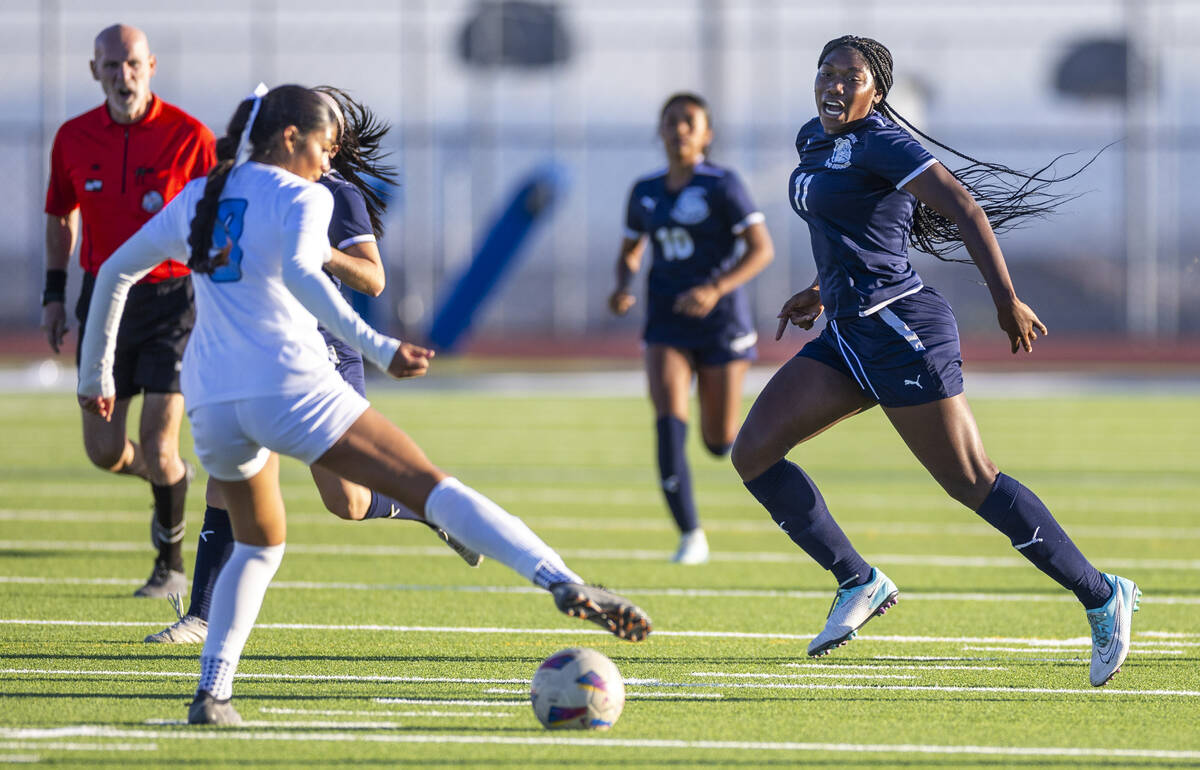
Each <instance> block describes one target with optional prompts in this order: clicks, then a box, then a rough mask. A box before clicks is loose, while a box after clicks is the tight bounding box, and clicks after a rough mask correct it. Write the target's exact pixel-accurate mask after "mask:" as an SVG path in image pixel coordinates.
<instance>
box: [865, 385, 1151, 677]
mask: <svg viewBox="0 0 1200 770" xmlns="http://www.w3.org/2000/svg"><path fill="white" fill-rule="evenodd" d="M884 412H885V413H886V414H887V416H888V419H889V420H891V421H892V425H894V426H895V427H896V430H897V432H899V434H900V436H901V438H903V439H904V442H905V443H906V444H908V447H909V449H911V450H912V453H913V454H914V455H916V457H917V459H918V460H920V461H921V464H922V465H924V466H925V468H926V469H927V470H928V471H929V473H930V475H932V476H933V478H934V479H935V480H937V482H938V483H939V484H940V485H941V486H942V488H943V489H945V490H946V492H947V493H948V494H949V495H950V496H951V497H953V498H954V499H955V500H957V501H959V502H960V503H962V504H963V505H965V506H967V507H968V508H970V509H971V510H973V511H975V512H976V513H978V514H979V516H980V517H981V518H983V519H984V521H986V522H988V523H989V524H991V525H992V526H993V527H995V528H996V529H998V530H999V531H1000V532H1002V533H1003V534H1005V535H1007V536H1008V538H1009V540H1010V542H1011V543H1012V545H1013V547H1014V548H1015V549H1017V551H1019V552H1020V554H1021V555H1022V556H1024V557H1025V558H1026V559H1028V560H1029V561H1030V562H1031V563H1032V564H1033V565H1034V566H1035V567H1037V568H1038V569H1040V570H1041V571H1042V572H1044V573H1045V574H1046V575H1048V576H1049V577H1050V578H1052V579H1053V580H1054V581H1055V582H1056V583H1058V584H1059V585H1061V586H1062V587H1064V588H1066V589H1067V590H1069V591H1071V592H1072V593H1074V594H1075V596H1076V598H1078V599H1079V601H1080V603H1081V604H1083V606H1084V609H1085V610H1086V612H1087V618H1088V622H1089V623H1090V624H1091V627H1092V666H1091V677H1090V678H1091V683H1092V684H1093V685H1094V686H1097V687H1099V686H1101V685H1103V684H1104V683H1106V682H1107V681H1108V680H1109V679H1111V678H1112V677H1113V675H1114V674H1116V673H1117V671H1119V670H1120V667H1121V664H1122V663H1123V662H1124V660H1125V656H1126V654H1127V653H1128V651H1129V639H1130V625H1131V623H1132V619H1133V613H1134V612H1135V611H1136V610H1137V607H1138V598H1139V597H1140V595H1141V591H1140V590H1139V589H1138V587H1137V586H1136V585H1135V584H1134V583H1133V581H1131V580H1129V579H1127V578H1123V577H1120V576H1118V575H1106V574H1104V573H1102V572H1100V571H1099V570H1097V569H1096V568H1095V567H1094V566H1092V564H1091V563H1090V562H1088V560H1087V559H1086V558H1085V557H1084V555H1083V554H1082V553H1081V552H1080V551H1079V548H1077V547H1076V546H1075V543H1074V542H1072V541H1071V538H1070V537H1069V536H1068V535H1067V533H1066V531H1065V530H1063V528H1062V526H1061V525H1059V523H1058V521H1056V520H1055V518H1054V516H1053V514H1051V513H1050V510H1049V509H1048V508H1047V507H1046V506H1045V504H1044V503H1042V501H1041V500H1040V499H1038V497H1037V495H1035V494H1034V493H1033V492H1032V491H1030V490H1029V489H1027V488H1026V487H1024V486H1022V485H1021V484H1020V482H1018V481H1017V480H1016V479H1014V478H1012V477H1010V476H1007V475H1005V474H1003V473H1000V471H999V470H998V469H997V468H996V466H995V464H994V463H993V462H992V461H991V459H990V458H988V456H987V453H986V452H985V451H984V448H983V440H982V439H981V438H980V436H979V428H978V426H977V425H976V424H975V417H974V415H973V414H972V413H971V408H970V406H969V405H968V404H967V398H966V396H965V395H963V394H961V393H960V394H959V395H957V396H954V397H953V398H947V399H942V400H940V401H934V402H932V403H928V404H920V405H917V406H906V407H897V408H889V409H884Z"/></svg>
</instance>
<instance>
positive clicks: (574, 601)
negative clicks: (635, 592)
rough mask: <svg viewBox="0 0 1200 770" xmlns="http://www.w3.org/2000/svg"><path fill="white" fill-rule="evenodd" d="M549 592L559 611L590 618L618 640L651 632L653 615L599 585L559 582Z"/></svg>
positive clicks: (631, 640)
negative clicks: (651, 616) (651, 617)
mask: <svg viewBox="0 0 1200 770" xmlns="http://www.w3.org/2000/svg"><path fill="white" fill-rule="evenodd" d="M550 593H551V594H553V596H554V604H555V605H556V606H557V607H558V611H559V612H561V613H563V614H564V615H570V616H571V617H573V618H582V619H583V620H590V621H592V622H593V623H595V624H596V625H598V626H601V627H602V628H604V630H606V631H608V632H609V633H611V634H613V635H615V636H616V637H618V638H619V639H625V640H627V641H630V642H640V641H642V640H643V639H645V638H646V637H647V636H648V635H649V634H650V616H649V615H647V614H646V613H645V612H644V611H643V610H642V608H641V607H638V606H637V605H636V604H634V603H633V602H631V601H629V600H628V599H626V598H624V597H622V596H618V595H616V594H614V593H613V592H612V591H609V590H607V589H604V588H601V587H600V586H589V585H583V584H582V583H556V584H554V585H553V586H551V587H550Z"/></svg>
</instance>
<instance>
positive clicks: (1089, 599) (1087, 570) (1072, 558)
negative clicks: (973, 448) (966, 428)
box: [976, 473, 1112, 610]
mask: <svg viewBox="0 0 1200 770" xmlns="http://www.w3.org/2000/svg"><path fill="white" fill-rule="evenodd" d="M976 513H978V514H979V515H980V516H981V517H982V518H983V520H984V521H986V522H987V523H988V524H991V525H992V526H993V527H995V528H996V529H998V530H1000V531H1001V532H1003V533H1004V534H1005V535H1007V536H1008V539H1009V540H1010V541H1012V544H1013V547H1014V548H1016V549H1017V550H1018V551H1020V552H1021V555H1022V556H1024V557H1025V558H1026V559H1029V561H1031V562H1033V565H1034V566H1035V567H1037V568H1038V569H1040V570H1041V571H1042V572H1045V573H1046V574H1047V575H1049V576H1050V577H1051V578H1053V579H1054V580H1055V582H1057V583H1058V584H1059V585H1061V586H1062V587H1063V588H1066V589H1067V590H1068V591H1072V592H1073V593H1074V594H1075V596H1076V597H1078V598H1079V601H1081V602H1083V606H1084V607H1085V608H1086V609H1089V610H1092V609H1095V608H1097V607H1099V606H1101V605H1103V604H1104V603H1105V602H1106V601H1108V597H1109V596H1110V595H1112V590H1111V588H1110V586H1109V585H1108V581H1107V580H1105V579H1104V576H1103V575H1101V574H1100V572H1099V571H1098V570H1097V569H1096V568H1095V567H1093V566H1092V565H1091V563H1089V562H1088V560H1087V559H1086V558H1084V556H1083V554H1082V553H1080V552H1079V549H1078V548H1076V547H1075V543H1073V542H1071V538H1070V537H1068V536H1067V533H1066V532H1064V531H1063V528H1062V527H1061V526H1059V523H1058V522H1057V521H1055V520H1054V516H1053V515H1052V514H1051V513H1050V511H1049V510H1048V509H1047V508H1046V506H1045V505H1044V504H1043V503H1042V501H1041V500H1039V499H1038V496H1037V495H1035V494H1034V493H1033V492H1030V491H1029V490H1028V489H1026V488H1025V487H1023V486H1021V484H1020V482H1018V481H1017V480H1016V479H1014V478H1012V477H1011V476H1005V475H1004V474H1003V473H1001V474H1000V475H999V476H997V477H996V482H995V483H994V484H993V485H992V491H991V492H990V493H989V494H988V496H987V498H986V499H985V500H984V501H983V505H981V506H979V510H978V511H976Z"/></svg>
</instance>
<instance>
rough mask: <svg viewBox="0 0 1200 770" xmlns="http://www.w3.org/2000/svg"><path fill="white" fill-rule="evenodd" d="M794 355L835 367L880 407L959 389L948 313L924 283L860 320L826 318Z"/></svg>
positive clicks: (955, 332)
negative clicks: (816, 335)
mask: <svg viewBox="0 0 1200 770" xmlns="http://www.w3.org/2000/svg"><path fill="white" fill-rule="evenodd" d="M796 355H797V356H804V357H805V358H811V359H813V360H814V361H820V362H821V363H823V364H825V365H826V366H830V367H832V368H834V369H836V370H838V371H839V372H841V373H842V374H844V375H846V376H847V377H849V378H850V379H851V380H854V381H855V382H856V383H858V386H859V387H860V388H861V389H862V391H863V394H864V395H866V396H867V397H868V398H871V399H874V400H875V401H877V402H879V404H880V405H882V406H916V405H917V404H927V403H929V402H931V401H940V400H942V399H944V398H951V397H952V396H957V395H958V394H959V393H962V392H963V376H962V353H961V352H960V351H959V345H958V324H957V323H955V321H954V311H953V310H951V309H950V303H948V302H946V299H945V298H944V297H943V296H942V295H941V294H939V293H938V292H937V290H935V289H931V288H929V287H928V286H926V287H925V288H923V289H921V291H919V292H917V293H916V294H912V295H909V296H907V297H903V298H901V299H898V300H896V301H895V302H893V303H892V304H890V305H888V306H887V307H884V308H882V309H880V310H878V311H876V312H874V313H872V314H871V315H869V316H866V317H864V318H841V319H831V320H830V321H829V322H828V323H827V324H826V325H825V330H824V331H822V332H821V334H820V335H819V336H818V337H817V338H816V339H815V340H812V341H811V342H809V343H808V344H807V345H805V346H804V347H803V348H801V349H800V352H799V353H797V354H796Z"/></svg>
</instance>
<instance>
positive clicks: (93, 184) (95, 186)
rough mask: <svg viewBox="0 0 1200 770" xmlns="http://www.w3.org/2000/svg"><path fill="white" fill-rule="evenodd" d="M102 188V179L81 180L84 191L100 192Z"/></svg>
mask: <svg viewBox="0 0 1200 770" xmlns="http://www.w3.org/2000/svg"><path fill="white" fill-rule="evenodd" d="M103 189H104V180H102V179H85V180H83V191H84V192H100V191H101V190H103Z"/></svg>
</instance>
